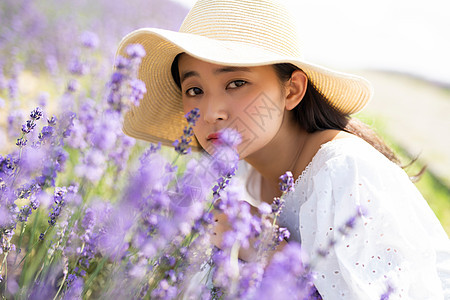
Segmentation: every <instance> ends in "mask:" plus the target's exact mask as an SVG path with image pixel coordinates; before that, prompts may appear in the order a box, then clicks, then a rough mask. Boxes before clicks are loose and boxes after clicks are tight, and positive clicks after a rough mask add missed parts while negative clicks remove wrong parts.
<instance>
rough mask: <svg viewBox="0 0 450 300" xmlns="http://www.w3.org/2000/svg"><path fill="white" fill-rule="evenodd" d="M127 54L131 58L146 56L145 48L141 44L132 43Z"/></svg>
mask: <svg viewBox="0 0 450 300" xmlns="http://www.w3.org/2000/svg"><path fill="white" fill-rule="evenodd" d="M127 54H128V56H129V57H130V58H142V57H144V56H145V49H144V47H143V46H142V45H141V44H130V45H128V47H127Z"/></svg>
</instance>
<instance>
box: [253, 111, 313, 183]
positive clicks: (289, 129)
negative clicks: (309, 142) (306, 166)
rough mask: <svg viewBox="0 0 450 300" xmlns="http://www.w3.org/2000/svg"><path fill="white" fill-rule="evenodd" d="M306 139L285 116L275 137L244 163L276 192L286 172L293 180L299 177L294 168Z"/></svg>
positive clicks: (303, 132)
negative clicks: (253, 169)
mask: <svg viewBox="0 0 450 300" xmlns="http://www.w3.org/2000/svg"><path fill="white" fill-rule="evenodd" d="M307 137H308V133H307V132H306V131H304V130H303V129H301V128H300V127H299V126H298V125H297V124H295V123H294V121H293V120H290V119H289V118H287V116H286V117H285V118H284V120H283V123H282V125H281V127H280V129H279V130H278V132H277V134H276V135H275V137H274V138H273V139H272V140H271V141H270V142H269V143H268V144H267V145H265V146H264V147H263V148H261V149H259V150H258V151H257V152H254V153H252V154H251V155H249V156H248V157H246V158H245V161H247V162H248V163H249V164H250V165H252V166H253V167H254V168H255V169H256V170H257V171H258V172H259V173H260V174H261V176H262V177H263V180H264V182H265V184H268V185H269V186H270V187H271V189H272V190H274V191H275V190H276V191H278V183H279V177H280V176H281V175H283V174H284V173H285V172H286V171H291V172H292V174H293V175H294V178H296V177H297V176H299V172H298V170H296V166H297V162H298V160H299V158H300V157H301V154H302V150H303V148H304V145H305V143H306V139H307ZM300 171H301V170H300Z"/></svg>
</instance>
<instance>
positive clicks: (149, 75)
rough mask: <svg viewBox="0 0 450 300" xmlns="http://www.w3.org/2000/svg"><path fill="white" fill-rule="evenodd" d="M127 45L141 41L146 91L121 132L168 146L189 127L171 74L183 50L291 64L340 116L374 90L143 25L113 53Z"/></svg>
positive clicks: (242, 62) (283, 59)
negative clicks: (177, 57)
mask: <svg viewBox="0 0 450 300" xmlns="http://www.w3.org/2000/svg"><path fill="white" fill-rule="evenodd" d="M130 44H141V45H142V46H143V47H144V49H145V51H146V55H145V57H144V58H143V59H142V63H141V65H140V68H139V70H138V74H137V76H138V78H139V79H140V80H142V81H143V82H144V83H145V85H146V88H147V93H146V94H145V95H144V98H143V99H142V100H141V102H140V105H139V106H132V107H131V108H130V110H129V111H128V112H127V113H126V115H125V120H124V125H123V131H124V132H125V134H127V135H129V136H132V137H135V138H138V139H143V140H146V141H150V142H161V143H162V144H164V145H171V144H172V143H173V141H174V140H176V139H178V138H179V137H180V136H181V134H182V130H183V127H184V126H185V125H187V122H186V120H185V119H184V112H183V107H182V101H181V92H180V90H179V88H178V87H177V85H176V83H175V81H174V80H173V78H172V73H171V66H172V62H173V61H174V59H175V57H176V56H177V55H178V54H180V53H183V52H184V53H187V54H189V55H191V56H193V57H195V58H198V59H200V60H203V61H206V62H210V63H214V64H218V65H232V66H261V65H271V64H277V63H291V64H293V65H295V66H297V67H299V68H300V69H302V70H303V71H304V72H305V73H306V74H307V76H308V79H309V80H310V81H311V83H312V84H313V85H314V87H315V88H316V89H317V90H318V91H319V92H320V93H321V94H322V95H323V96H324V97H325V98H326V99H327V100H328V102H329V104H330V105H331V106H333V107H334V108H335V109H337V110H338V111H340V112H342V113H344V114H352V113H356V112H358V111H360V110H361V109H363V108H364V106H365V105H367V103H368V102H369V101H370V99H371V98H372V94H373V88H372V86H371V84H370V83H369V82H368V81H367V80H366V79H364V78H362V77H359V76H355V75H352V74H347V73H342V72H337V71H334V70H331V69H328V68H325V67H322V66H318V65H315V64H311V63H308V62H306V61H304V60H302V59H301V58H298V57H289V56H284V55H283V56H282V55H280V54H277V53H274V52H271V51H268V50H265V49H261V48H258V47H254V46H249V45H247V44H245V43H242V42H237V41H223V40H216V39H212V38H208V37H204V36H200V35H194V34H190V33H183V32H174V31H169V30H164V29H157V28H142V29H138V30H136V31H133V32H131V33H130V34H128V35H127V36H125V37H124V38H123V39H122V41H121V43H120V44H119V48H118V51H117V55H121V56H125V57H126V56H127V55H126V48H127V46H128V45H130ZM192 147H193V148H194V149H195V148H198V147H200V146H199V145H198V144H197V142H196V141H195V140H194V141H193V142H192Z"/></svg>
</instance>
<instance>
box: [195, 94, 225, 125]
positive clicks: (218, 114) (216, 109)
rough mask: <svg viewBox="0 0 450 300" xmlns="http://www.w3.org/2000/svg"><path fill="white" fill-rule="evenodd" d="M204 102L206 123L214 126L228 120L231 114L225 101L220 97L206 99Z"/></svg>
mask: <svg viewBox="0 0 450 300" xmlns="http://www.w3.org/2000/svg"><path fill="white" fill-rule="evenodd" d="M204 101H205V102H204V104H205V105H204V107H203V119H204V121H205V122H207V123H210V124H214V123H216V122H217V121H220V120H222V121H223V120H228V116H229V112H228V108H227V104H226V101H225V99H222V98H221V97H219V96H212V97H208V98H207V99H204ZM200 115H201V112H200Z"/></svg>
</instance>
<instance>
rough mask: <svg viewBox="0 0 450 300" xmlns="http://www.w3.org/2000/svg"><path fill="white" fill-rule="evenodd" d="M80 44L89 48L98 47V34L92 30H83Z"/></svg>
mask: <svg viewBox="0 0 450 300" xmlns="http://www.w3.org/2000/svg"><path fill="white" fill-rule="evenodd" d="M80 39H81V44H82V45H83V46H84V47H86V48H90V49H95V48H97V47H98V44H99V39H98V35H97V34H96V33H95V32H92V31H85V32H83V33H82V34H81V37H80Z"/></svg>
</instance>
